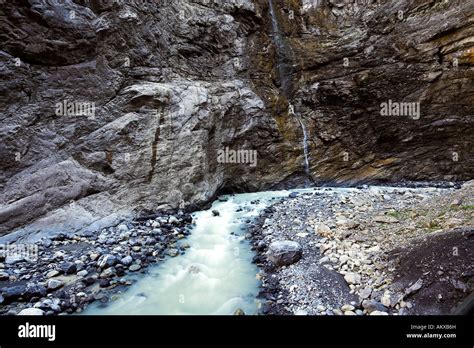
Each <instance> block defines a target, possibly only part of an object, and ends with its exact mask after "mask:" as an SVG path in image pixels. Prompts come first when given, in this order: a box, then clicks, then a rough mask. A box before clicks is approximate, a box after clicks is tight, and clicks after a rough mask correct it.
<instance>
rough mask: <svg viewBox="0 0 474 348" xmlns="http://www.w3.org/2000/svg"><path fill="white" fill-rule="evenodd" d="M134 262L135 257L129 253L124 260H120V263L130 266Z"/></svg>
mask: <svg viewBox="0 0 474 348" xmlns="http://www.w3.org/2000/svg"><path fill="white" fill-rule="evenodd" d="M132 262H133V258H132V257H131V256H130V255H128V256H125V257H124V258H123V259H122V260H120V263H121V264H122V265H124V266H130V265H131V264H132Z"/></svg>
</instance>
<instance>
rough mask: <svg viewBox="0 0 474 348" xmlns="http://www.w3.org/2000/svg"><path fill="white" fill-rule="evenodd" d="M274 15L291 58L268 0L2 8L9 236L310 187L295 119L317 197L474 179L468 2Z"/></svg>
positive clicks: (2, 174)
mask: <svg viewBox="0 0 474 348" xmlns="http://www.w3.org/2000/svg"><path fill="white" fill-rule="evenodd" d="M273 6H274V19H275V20H276V21H277V22H278V28H279V30H280V33H281V35H282V37H283V39H284V45H283V47H284V48H283V50H282V52H283V57H284V59H283V60H282V59H281V57H282V54H280V59H279V58H278V57H279V55H278V52H277V51H278V50H277V48H278V47H277V45H275V40H274V39H275V35H274V33H273V34H272V18H271V16H270V11H269V1H268V0H255V1H250V0H233V1H231V0H227V1H210V0H194V1H191V0H188V1H184V0H176V1H171V0H167V1H158V0H157V1H138V0H130V1H113V0H102V1H92V0H91V1H87V0H76V1H72V0H65V1H58V0H13V1H9V2H5V3H2V4H1V11H0V45H1V47H0V76H1V81H2V84H1V87H0V95H1V99H0V108H1V110H2V111H1V113H0V139H1V142H0V160H1V161H0V166H1V171H0V190H1V191H0V236H2V235H3V238H0V239H1V240H5V241H8V240H11V239H15V238H18V237H22V236H28V237H29V238H36V237H38V236H40V235H42V234H44V233H50V234H54V233H57V232H75V231H78V230H91V231H94V230H95V229H97V228H100V227H101V226H105V225H108V224H112V223H115V222H117V221H118V220H120V219H123V218H127V217H130V216H133V215H135V214H138V213H141V212H144V211H145V212H146V211H154V210H157V209H161V208H178V207H181V208H186V207H187V208H193V207H196V206H198V205H199V204H203V203H206V202H208V201H209V200H210V199H212V198H213V196H214V195H215V194H216V193H217V192H220V191H223V190H224V191H225V190H227V191H229V190H230V191H253V190H263V189H268V188H272V187H280V186H282V185H293V184H298V183H302V182H307V181H308V180H309V178H307V177H306V174H305V172H304V168H303V163H304V153H303V144H302V139H303V135H302V129H301V127H300V124H299V123H298V120H297V117H295V116H296V115H297V116H298V117H300V119H301V121H302V122H303V123H304V125H305V126H306V129H307V130H308V149H309V163H310V170H309V173H310V177H311V178H310V179H311V180H314V181H315V182H316V183H322V182H330V183H344V182H345V183H347V182H350V183H355V182H370V181H398V180H402V179H405V180H464V179H469V178H471V177H472V169H473V163H472V155H473V150H472V146H470V145H471V143H472V139H471V137H472V134H473V121H472V113H473V105H474V84H473V83H472V81H473V78H474V71H473V64H474V48H473V47H474V43H473V40H474V15H473V14H474V11H473V10H474V8H473V7H474V6H473V3H472V2H466V1H449V2H445V1H428V0H425V1H400V2H392V1H364V2H363V3H361V2H360V1H350V2H347V1H346V2H345V1H309V0H302V1H296V0H292V1H280V0H273ZM282 63H284V64H285V66H286V69H279V67H280V64H282ZM283 75H284V76H283ZM282 81H288V91H287V93H283V89H282ZM389 102H390V105H391V106H393V105H398V104H397V103H399V104H401V103H412V102H413V103H419V106H420V109H419V113H418V114H408V115H405V116H396V115H393V112H392V114H391V115H382V114H381V104H383V103H387V105H388V103H389ZM290 104H291V105H292V106H293V110H294V113H291V112H290V111H291V110H290V108H289V105H290ZM84 105H89V106H91V107H92V109H91V108H90V109H88V110H89V112H85V113H84V112H80V111H81V110H80V108H81V107H84ZM82 111H83V110H82ZM390 111H393V110H392V109H390ZM411 111H413V110H411ZM417 116H418V117H417ZM226 148H229V149H230V150H249V151H254V150H256V151H257V154H258V157H257V158H258V162H257V164H256V166H251V165H248V164H238V163H235V164H233V163H219V161H218V156H219V153H220V151H222V150H224V149H226Z"/></svg>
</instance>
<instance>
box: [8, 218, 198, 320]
mask: <svg viewBox="0 0 474 348" xmlns="http://www.w3.org/2000/svg"><path fill="white" fill-rule="evenodd" d="M191 227H192V217H191V215H189V214H186V213H182V212H176V213H164V212H163V213H158V214H155V215H154V216H153V217H144V218H138V219H136V220H134V221H130V222H123V223H121V224H119V225H117V226H112V227H109V228H106V229H103V230H101V231H100V232H99V233H87V234H76V235H67V234H59V235H57V236H55V237H53V238H51V239H50V238H46V237H44V238H42V239H41V240H40V241H39V242H37V243H34V244H28V245H25V247H28V248H30V250H31V249H34V250H35V255H34V256H35V258H34V259H29V258H28V255H27V253H22V254H21V253H16V252H11V253H10V252H9V249H8V247H7V246H6V247H5V248H2V249H3V250H2V253H0V314H2V315H15V314H36V315H43V314H45V315H58V314H73V313H81V312H82V311H83V309H84V308H85V307H87V306H88V305H89V304H90V303H92V302H95V303H102V304H106V303H108V302H110V301H113V300H114V298H115V297H116V296H117V295H116V294H117V293H120V292H124V291H126V290H127V288H128V287H130V286H131V285H132V284H133V283H134V282H136V278H137V275H139V274H144V273H145V272H146V269H147V267H149V266H151V265H153V264H156V263H160V262H163V261H164V260H165V259H166V258H167V257H171V258H172V257H177V256H179V255H181V254H183V253H184V252H185V251H186V250H187V248H189V245H188V244H187V243H186V242H185V241H184V238H185V237H186V236H187V235H189V233H190V228H191Z"/></svg>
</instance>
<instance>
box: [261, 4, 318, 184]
mask: <svg viewBox="0 0 474 348" xmlns="http://www.w3.org/2000/svg"><path fill="white" fill-rule="evenodd" d="M268 5H269V9H270V17H271V21H272V38H273V42H274V44H275V47H276V52H277V67H278V75H279V76H278V77H279V80H280V89H281V91H282V93H283V95H284V96H285V97H286V98H287V99H288V100H290V94H291V75H292V73H293V65H292V59H291V51H290V50H291V48H290V47H287V45H286V43H285V41H284V39H283V35H282V34H281V30H280V26H279V24H278V18H277V15H276V12H275V7H274V6H273V0H268ZM288 113H289V114H290V115H294V116H295V117H296V119H297V120H298V123H299V124H300V127H301V130H302V131H303V151H304V169H305V173H306V174H307V175H309V154H308V132H307V131H306V127H305V125H304V123H303V121H302V120H301V117H300V116H299V115H296V113H295V110H294V107H293V105H292V104H289V105H288Z"/></svg>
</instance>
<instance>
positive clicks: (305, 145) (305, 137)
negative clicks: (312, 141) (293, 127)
mask: <svg viewBox="0 0 474 348" xmlns="http://www.w3.org/2000/svg"><path fill="white" fill-rule="evenodd" d="M288 110H289V113H290V115H291V114H293V115H295V116H296V114H295V109H294V107H293V105H292V104H290V105H289V106H288ZM296 119H297V120H298V122H299V124H300V126H301V129H302V130H303V152H304V171H305V173H306V174H308V175H309V153H308V132H307V131H306V126H305V125H304V123H303V121H302V120H301V117H299V116H296Z"/></svg>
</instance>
